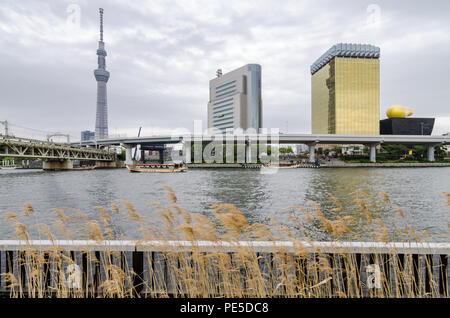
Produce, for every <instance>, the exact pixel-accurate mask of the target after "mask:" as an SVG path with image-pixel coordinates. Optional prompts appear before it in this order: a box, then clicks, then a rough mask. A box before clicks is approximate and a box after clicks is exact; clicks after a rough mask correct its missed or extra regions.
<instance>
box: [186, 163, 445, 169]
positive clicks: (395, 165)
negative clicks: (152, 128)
mask: <svg viewBox="0 0 450 318" xmlns="http://www.w3.org/2000/svg"><path fill="white" fill-rule="evenodd" d="M261 166H262V165H261V164H256V163H247V164H244V165H242V164H240V163H189V164H188V168H189V169H191V168H193V169H219V168H244V169H259V168H261ZM401 167H404V168H414V167H421V168H423V167H450V163H447V162H429V163H428V162H420V163H419V162H417V163H345V162H339V163H336V162H334V163H331V164H330V163H322V164H321V165H320V166H319V167H318V166H316V165H314V164H309V163H308V164H304V165H300V166H299V168H401Z"/></svg>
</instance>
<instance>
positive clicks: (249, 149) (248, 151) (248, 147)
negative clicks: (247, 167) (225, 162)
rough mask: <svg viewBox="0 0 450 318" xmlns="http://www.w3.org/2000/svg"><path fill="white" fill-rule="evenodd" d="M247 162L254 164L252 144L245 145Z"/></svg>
mask: <svg viewBox="0 0 450 318" xmlns="http://www.w3.org/2000/svg"><path fill="white" fill-rule="evenodd" d="M245 162H246V163H250V162H252V144H251V143H250V142H248V143H246V144H245Z"/></svg>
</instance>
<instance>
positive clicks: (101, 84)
mask: <svg viewBox="0 0 450 318" xmlns="http://www.w3.org/2000/svg"><path fill="white" fill-rule="evenodd" d="M99 11H100V41H98V50H97V55H98V68H97V69H96V70H94V75H95V79H96V80H97V115H96V120H95V138H96V139H104V138H108V104H107V100H106V83H107V82H108V79H109V72H108V71H107V70H106V51H105V43H104V42H103V9H102V8H100V9H99Z"/></svg>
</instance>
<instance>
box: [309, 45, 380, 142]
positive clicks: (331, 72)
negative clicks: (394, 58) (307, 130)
mask: <svg viewBox="0 0 450 318" xmlns="http://www.w3.org/2000/svg"><path fill="white" fill-rule="evenodd" d="M379 57H380V48H379V47H375V46H373V45H368V44H345V43H341V44H336V45H334V46H333V47H331V48H330V49H329V50H328V51H327V52H326V53H325V54H323V55H322V56H321V57H320V58H319V59H317V60H316V61H315V62H314V63H313V64H312V65H311V74H312V78H311V94H312V96H311V104H312V109H311V115H312V118H311V119H312V133H313V134H339V135H378V134H379V133H380V60H379Z"/></svg>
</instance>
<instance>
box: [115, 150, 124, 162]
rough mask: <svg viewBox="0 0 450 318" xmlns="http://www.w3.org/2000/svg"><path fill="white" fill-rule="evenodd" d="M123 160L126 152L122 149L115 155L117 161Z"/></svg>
mask: <svg viewBox="0 0 450 318" xmlns="http://www.w3.org/2000/svg"><path fill="white" fill-rule="evenodd" d="M125 158H126V151H125V149H123V150H122V152H121V153H120V154H118V155H117V159H118V160H121V161H125Z"/></svg>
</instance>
